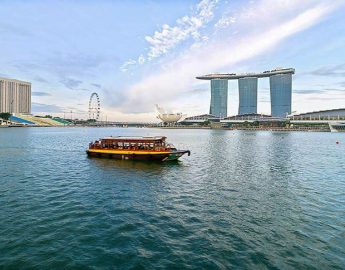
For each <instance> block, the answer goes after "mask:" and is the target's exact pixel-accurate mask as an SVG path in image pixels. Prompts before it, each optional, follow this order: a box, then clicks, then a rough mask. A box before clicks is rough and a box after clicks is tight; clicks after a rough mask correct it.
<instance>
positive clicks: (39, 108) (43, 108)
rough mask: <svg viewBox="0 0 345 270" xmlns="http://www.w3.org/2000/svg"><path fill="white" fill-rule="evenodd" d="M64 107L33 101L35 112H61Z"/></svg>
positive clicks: (33, 110)
mask: <svg viewBox="0 0 345 270" xmlns="http://www.w3.org/2000/svg"><path fill="white" fill-rule="evenodd" d="M63 111H64V110H63V108H62V107H60V106H57V105H55V104H43V103H36V102H32V112H34V113H60V112H63Z"/></svg>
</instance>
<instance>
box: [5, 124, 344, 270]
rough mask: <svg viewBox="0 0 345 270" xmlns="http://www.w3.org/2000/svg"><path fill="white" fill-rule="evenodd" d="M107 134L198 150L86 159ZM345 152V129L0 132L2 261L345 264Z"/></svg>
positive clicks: (27, 264)
mask: <svg viewBox="0 0 345 270" xmlns="http://www.w3.org/2000/svg"><path fill="white" fill-rule="evenodd" d="M108 135H166V136H167V137H168V138H169V141H171V142H173V143H175V145H181V144H183V145H184V146H185V147H188V148H189V149H190V150H191V152H192V155H191V156H190V157H188V156H184V157H183V158H182V159H181V161H180V162H179V163H177V164H174V163H173V164H168V163H166V164H155V163H153V164H150V163H142V162H132V161H116V160H107V159H95V158H93V159H90V158H87V157H86V154H85V148H86V147H87V145H88V143H89V142H90V141H91V140H94V139H98V138H99V137H103V136H108ZM336 141H339V142H340V144H336ZM344 150H345V134H344V133H338V134H334V133H298V132H295V133H278V132H240V131H237V132H234V131H221V130H160V129H131V128H128V129H115V128H104V129H103V128H9V129H0V266H1V268H12V269H18V268H45V269H51V268H83V269H85V268H88V267H89V268H107V269H110V268H117V269H131V268H136V269H142V268H146V269H166V268H174V269H182V268H190V269H229V268H232V269H234V268H236V269H237V268H242V269H245V268H251V269H345V156H344V152H345V151H344Z"/></svg>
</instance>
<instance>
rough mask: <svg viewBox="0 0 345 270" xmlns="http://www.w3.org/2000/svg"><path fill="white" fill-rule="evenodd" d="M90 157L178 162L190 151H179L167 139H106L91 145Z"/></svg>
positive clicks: (160, 137) (88, 152)
mask: <svg viewBox="0 0 345 270" xmlns="http://www.w3.org/2000/svg"><path fill="white" fill-rule="evenodd" d="M86 153H87V154H88V156H94V157H106V158H115V159H124V160H127V159H134V160H156V161H170V160H177V159H179V158H180V157H181V156H183V155H184V154H188V156H189V155H190V151H189V150H177V149H176V148H175V147H174V146H173V145H171V144H169V143H167V142H166V137H163V136H159V137H106V138H103V139H99V140H97V141H95V142H92V143H90V145H89V149H88V150H87V151H86Z"/></svg>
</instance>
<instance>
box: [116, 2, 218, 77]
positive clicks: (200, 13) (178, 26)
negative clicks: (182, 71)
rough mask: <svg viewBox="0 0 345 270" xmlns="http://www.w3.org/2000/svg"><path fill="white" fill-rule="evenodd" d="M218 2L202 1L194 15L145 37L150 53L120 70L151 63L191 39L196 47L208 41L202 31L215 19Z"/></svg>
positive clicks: (125, 64)
mask: <svg viewBox="0 0 345 270" xmlns="http://www.w3.org/2000/svg"><path fill="white" fill-rule="evenodd" d="M217 2H218V0H201V1H200V2H199V3H198V4H197V5H196V7H195V8H194V11H193V14H192V15H190V16H187V15H186V16H183V17H181V18H179V19H177V20H176V23H175V25H173V26H170V25H168V24H163V25H162V26H161V30H160V31H155V32H154V34H153V35H151V36H145V40H146V41H147V43H148V44H149V48H148V53H147V54H146V55H145V56H144V55H143V54H141V55H140V56H139V57H138V59H137V60H133V59H129V60H128V61H126V62H125V63H124V64H123V65H122V66H121V67H120V70H121V71H123V72H126V71H127V70H128V69H129V68H130V67H131V66H134V65H136V64H139V65H142V64H144V63H145V62H146V61H151V60H153V59H155V58H157V57H159V56H161V55H164V54H166V53H168V52H169V51H170V50H172V49H173V48H175V47H176V46H177V45H179V44H180V43H182V42H183V41H186V40H188V39H190V38H192V39H193V40H194V41H196V43H197V44H196V45H194V46H197V45H198V44H199V43H200V42H203V41H207V39H208V38H207V37H205V36H202V35H201V33H200V29H202V28H203V27H205V25H207V24H208V23H209V22H210V21H211V20H212V19H213V15H214V14H213V11H214V9H215V7H216V4H217Z"/></svg>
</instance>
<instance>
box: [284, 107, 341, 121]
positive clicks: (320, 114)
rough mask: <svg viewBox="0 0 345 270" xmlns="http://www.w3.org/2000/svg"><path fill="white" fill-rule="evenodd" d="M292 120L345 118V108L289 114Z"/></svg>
mask: <svg viewBox="0 0 345 270" xmlns="http://www.w3.org/2000/svg"><path fill="white" fill-rule="evenodd" d="M289 119H290V120H309V121H320V120H321V121H337V120H345V108H341V109H330V110H322V111H314V112H307V113H301V114H293V115H289Z"/></svg>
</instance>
